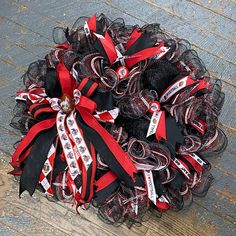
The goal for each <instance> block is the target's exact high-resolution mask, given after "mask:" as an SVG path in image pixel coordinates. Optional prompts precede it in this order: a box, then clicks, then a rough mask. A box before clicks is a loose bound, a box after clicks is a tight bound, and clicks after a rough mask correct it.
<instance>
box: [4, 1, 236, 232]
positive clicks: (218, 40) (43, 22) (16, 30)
mask: <svg viewBox="0 0 236 236" xmlns="http://www.w3.org/2000/svg"><path fill="white" fill-rule="evenodd" d="M101 12H104V13H105V14H106V15H107V16H108V17H110V18H112V19H115V18H117V17H123V18H124V19H125V20H126V22H127V23H130V24H135V23H137V24H140V25H142V24H144V23H146V22H159V23H160V24H161V25H162V27H163V28H164V29H166V31H167V32H168V33H170V34H172V35H176V36H178V37H182V38H186V39H188V40H189V41H190V42H191V43H192V44H193V47H194V48H195V49H196V50H197V51H198V53H199V55H200V57H201V58H202V59H203V60H204V62H205V63H206V65H207V68H208V69H209V71H210V72H211V74H212V75H216V76H218V77H219V78H220V79H222V81H223V82H224V83H223V84H224V92H225V93H226V101H225V106H224V111H223V113H222V115H221V117H220V126H221V127H222V128H223V129H224V130H225V132H226V133H227V135H228V138H229V145H228V147H227V150H226V151H225V153H224V154H223V155H222V156H221V157H212V158H211V160H210V161H211V162H212V163H213V165H212V168H213V169H212V173H213V174H214V177H215V182H214V184H213V186H212V188H211V189H210V191H209V193H208V195H207V196H206V197H205V198H202V199H201V198H195V199H194V203H193V205H192V207H191V208H190V209H189V210H187V211H184V212H178V213H176V212H171V211H169V212H168V213H165V214H164V215H163V217H162V218H161V219H159V218H155V217H154V216H152V217H151V218H150V220H149V221H147V222H144V223H143V225H142V226H140V227H133V228H132V229H131V230H129V229H128V228H127V227H126V226H121V227H119V228H116V227H113V226H110V225H106V224H104V223H102V222H101V221H100V220H99V219H98V218H97V216H96V214H95V210H94V209H90V210H88V211H83V210H81V214H80V215H78V214H76V213H75V210H74V209H73V208H72V207H70V206H69V205H63V204H61V203H53V202H49V201H47V199H46V198H45V197H44V196H43V195H42V194H41V193H39V192H37V193H36V194H35V195H34V197H33V198H31V197H29V196H27V195H26V194H24V196H23V197H22V198H21V199H19V198H18V184H17V182H16V181H15V180H14V179H13V177H12V176H9V175H7V172H8V171H9V169H10V167H9V165H7V163H8V161H9V156H10V154H11V153H12V151H13V149H12V144H13V143H14V142H15V141H16V140H18V139H19V135H18V134H17V133H16V132H15V131H14V130H12V129H11V128H10V127H9V125H8V124H9V119H10V118H11V110H12V108H13V106H14V93H15V90H16V89H17V88H18V87H19V86H20V85H21V82H20V75H21V74H22V73H23V72H24V71H25V69H26V68H27V66H28V64H29V63H30V62H32V61H34V60H37V59H39V58H42V57H44V55H45V54H46V53H47V52H48V51H49V49H50V47H52V46H53V42H52V38H51V32H52V28H53V27H54V26H56V25H64V26H67V25H68V26H71V24H72V23H73V22H74V21H75V20H76V18H77V17H78V16H82V15H86V16H91V15H93V14H94V13H101ZM235 22H236V2H235V0H156V1H154V0H153V1H152V0H130V1H122V0H114V1H113V0H107V1H105V0H103V1H98V0H90V1H89V0H87V1H86V0H77V1H76V0H71V1H66V0H50V1H49V0H0V95H1V99H0V121H1V122H0V235H1V236H3V235H4V236H6V235H8V236H10V235H122V236H125V235H129V236H130V235H148V236H151V235H224V236H231V235H232V236H234V235H236V172H235V166H236V161H235V160H236V115H235V114H236V92H235V87H236V23H235Z"/></svg>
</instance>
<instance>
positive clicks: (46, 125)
mask: <svg viewBox="0 0 236 236" xmlns="http://www.w3.org/2000/svg"><path fill="white" fill-rule="evenodd" d="M54 124H55V118H51V119H47V120H44V121H41V122H39V123H37V124H35V125H34V126H33V127H32V128H31V129H30V130H29V132H28V133H27V135H26V136H25V137H24V139H23V140H22V141H21V142H20V144H19V145H18V146H17V148H16V150H15V152H14V153H13V155H12V159H11V163H10V164H11V165H12V166H13V167H20V165H21V163H22V161H23V160H24V159H25V158H23V156H25V155H23V154H24V152H25V153H27V149H29V146H30V145H31V144H32V142H33V141H34V139H35V138H36V136H37V135H38V134H39V133H40V132H41V131H44V130H47V129H50V128H52V127H53V126H54ZM22 155H23V156H22Z"/></svg>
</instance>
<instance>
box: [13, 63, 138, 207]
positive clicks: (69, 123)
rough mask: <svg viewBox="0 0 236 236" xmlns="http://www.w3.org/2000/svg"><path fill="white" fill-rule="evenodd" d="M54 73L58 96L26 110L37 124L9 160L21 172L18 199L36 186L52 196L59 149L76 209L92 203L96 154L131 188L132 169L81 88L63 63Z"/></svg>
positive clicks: (133, 168)
mask: <svg viewBox="0 0 236 236" xmlns="http://www.w3.org/2000/svg"><path fill="white" fill-rule="evenodd" d="M56 69H57V74H58V79H59V81H60V85H61V88H62V93H63V96H62V97H61V99H58V98H52V99H48V98H45V99H44V100H43V101H41V102H40V103H34V104H32V105H31V106H30V109H29V110H30V111H31V113H32V115H33V117H34V118H35V119H38V120H40V121H39V122H38V123H36V124H35V125H34V126H33V127H32V128H31V129H30V130H29V132H28V133H27V135H26V136H25V137H24V139H23V140H22V141H21V142H20V144H19V145H18V147H17V149H16V150H15V152H14V154H13V156H12V162H11V164H12V166H13V167H15V168H18V169H19V168H20V169H21V170H22V174H21V180H20V194H21V193H22V192H23V191H25V190H27V191H28V192H29V193H30V194H31V195H32V194H33V192H34V190H35V187H36V185H37V183H38V182H40V183H41V184H42V186H43V187H44V189H45V192H46V193H48V194H51V195H52V190H51V185H50V181H47V177H48V175H49V174H51V175H52V169H53V165H54V159H55V158H56V156H57V155H58V152H57V149H58V148H57V146H58V145H60V146H61V147H62V150H63V152H62V154H61V157H64V159H65V161H66V163H67V166H68V171H67V178H68V185H69V186H68V187H69V188H70V190H71V194H73V195H74V198H75V200H76V202H77V204H83V203H85V202H89V201H90V200H91V199H92V197H93V194H94V185H93V184H94V178H95V172H96V155H95V150H96V151H97V152H98V153H99V155H100V156H102V158H103V160H104V162H105V163H106V164H107V165H108V166H109V168H110V169H111V171H112V172H113V173H114V174H115V175H116V176H117V178H118V179H120V180H121V181H124V182H125V183H126V184H127V185H128V186H130V187H132V186H133V185H134V173H136V172H137V169H136V167H135V166H134V164H133V163H132V161H131V160H130V159H129V156H128V154H127V153H125V152H124V151H123V150H122V148H121V147H120V146H119V144H118V143H117V142H116V140H115V139H114V138H113V137H112V135H111V134H109V133H108V132H107V131H106V130H105V129H104V128H103V127H102V126H101V125H100V124H99V122H98V120H97V119H96V117H95V116H94V115H93V113H94V112H95V110H96V107H97V106H96V103H95V102H94V101H92V100H91V99H90V98H88V97H86V96H84V95H82V93H81V91H82V92H83V89H82V90H78V89H77V88H80V86H78V87H77V88H76V84H75V80H74V78H73V77H72V76H71V75H70V72H69V71H68V70H67V68H66V67H65V65H64V64H63V63H62V62H59V64H58V65H57V68H56ZM81 83H82V82H81ZM90 94H91V93H90ZM59 155H60V154H59ZM23 163H24V164H23ZM45 166H47V167H48V168H44V167H45ZM81 178H82V181H80V179H81ZM81 182H82V184H81Z"/></svg>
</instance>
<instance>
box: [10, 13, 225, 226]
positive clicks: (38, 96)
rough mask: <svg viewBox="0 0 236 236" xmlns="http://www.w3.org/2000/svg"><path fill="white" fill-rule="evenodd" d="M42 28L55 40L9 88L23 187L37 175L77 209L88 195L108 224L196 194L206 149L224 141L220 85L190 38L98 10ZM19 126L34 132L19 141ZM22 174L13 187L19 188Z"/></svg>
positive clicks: (220, 147) (202, 181)
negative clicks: (129, 174) (16, 86)
mask: <svg viewBox="0 0 236 236" xmlns="http://www.w3.org/2000/svg"><path fill="white" fill-rule="evenodd" d="M52 35H53V40H54V42H55V43H56V44H57V45H56V46H55V48H54V49H52V50H51V51H50V52H49V53H48V54H47V55H46V56H45V58H44V59H43V60H38V61H35V62H33V63H31V64H30V65H29V67H28V70H27V71H26V73H25V74H24V75H23V76H22V80H23V83H24V85H25V89H24V90H23V91H19V92H18V93H17V97H16V101H17V104H16V106H15V108H14V110H13V113H14V116H13V118H12V120H11V123H10V125H11V126H12V127H13V128H15V129H18V130H20V131H21V133H22V134H23V135H26V136H25V139H23V141H22V142H20V143H19V145H18V147H19V148H18V149H17V153H20V154H19V155H18V156H16V155H14V156H13V160H12V165H13V167H14V168H15V169H14V171H13V172H12V173H13V174H22V176H23V177H24V178H25V175H26V169H27V168H31V173H32V172H34V171H35V173H34V174H35V175H34V176H38V178H39V181H36V182H35V178H32V180H31V179H27V184H28V185H30V186H31V188H30V189H32V188H35V186H36V185H37V184H38V182H39V183H40V185H41V187H42V189H43V190H44V191H45V194H46V195H47V196H49V195H50V196H53V197H54V199H56V200H59V201H62V202H66V203H72V204H75V205H76V208H77V210H78V209H79V207H80V206H82V207H83V208H84V209H86V208H87V207H88V206H89V204H90V203H92V204H93V206H95V207H97V210H98V216H99V218H100V219H101V220H103V221H104V222H106V223H108V224H114V225H117V226H118V225H120V224H122V223H124V222H125V223H126V224H127V226H128V227H131V226H132V225H134V224H137V225H140V224H141V222H142V221H144V220H148V219H149V216H150V214H153V215H157V216H158V217H159V216H161V214H162V212H164V211H166V210H168V209H172V210H175V211H179V210H181V209H186V208H188V207H189V206H190V205H191V203H192V201H193V198H194V197H203V196H205V195H206V194H207V191H208V189H209V188H210V186H211V183H212V181H213V176H212V175H211V173H210V167H211V166H210V163H209V162H208V161H207V157H208V156H214V155H218V154H220V153H222V152H223V151H224V149H225V148H226V146H227V138H226V136H225V134H224V132H223V131H222V130H221V129H220V128H218V127H217V125H218V117H219V115H220V113H221V111H222V107H223V104H224V93H223V92H222V83H221V81H220V80H219V79H217V78H212V77H211V76H210V75H209V73H208V71H207V69H206V67H205V65H204V63H203V61H202V60H201V59H200V58H199V56H198V54H197V52H196V51H195V50H193V49H191V44H190V42H188V41H187V40H185V39H181V38H176V37H171V36H169V35H167V34H166V33H165V31H164V30H162V29H161V28H160V25H159V24H157V23H154V24H146V25H144V26H139V25H126V24H125V21H124V19H122V18H118V19H115V20H110V19H108V18H107V17H106V16H105V15H104V14H101V15H99V16H92V17H90V18H88V17H80V18H78V20H77V21H76V22H75V23H74V25H73V26H72V27H71V28H63V27H55V28H54V30H53V34H52ZM59 68H60V69H59ZM65 78H66V79H67V80H68V82H67V83H65ZM76 89H79V90H80V91H78V90H76ZM68 91H69V92H68ZM70 92H71V93H70ZM85 97H87V98H85ZM86 99H87V100H86ZM81 103H83V107H82V108H81ZM84 104H86V105H84ZM91 104H92V105H91ZM65 106H67V107H69V108H70V109H68V111H69V112H71V111H72V113H73V114H74V116H73V117H74V121H71V120H69V118H68V117H70V113H69V112H68V111H65V110H63V109H64V108H63V107H65ZM86 106H87V108H86ZM91 106H92V107H93V108H94V110H93V113H92V115H93V116H94V117H95V118H96V119H97V120H98V121H99V124H100V126H99V128H97V127H98V125H97V123H96V122H95V121H94V122H91V124H89V122H88V121H87V120H86V119H85V118H84V117H85V115H84V114H87V115H86V116H87V117H90V119H91V114H90V116H89V115H88V113H89V112H91ZM115 108H118V109H115ZM83 109H85V110H83ZM60 114H61V117H60ZM57 116H58V117H59V118H56V117H57ZM63 117H65V120H64V121H63V122H64V123H63V122H62V120H63V119H64V118H63ZM71 119H72V118H71ZM53 122H54V123H53ZM59 122H62V124H61V123H60V124H59ZM73 122H76V124H77V125H78V127H79V128H78V129H79V130H80V132H81V133H82V136H83V138H84V140H83V138H81V137H80V138H79V137H78V136H77V134H78V132H79V131H78V130H77V129H76V126H75V127H74V126H73ZM88 124H89V125H88ZM95 124H96V125H95ZM63 125H64V126H65V128H63ZM70 126H73V129H70ZM95 126H96V127H95ZM35 127H37V129H36V128H35ZM96 128H97V130H93V129H96ZM104 129H106V132H109V133H110V134H111V135H110V136H109V139H112V140H113V139H114V140H115V141H116V142H117V143H118V144H119V145H120V147H121V151H122V152H123V155H122V156H120V158H121V159H122V158H123V159H124V160H123V164H122V161H121V160H119V158H118V159H117V160H115V161H114V160H113V161H111V160H110V159H109V160H108V158H112V157H113V156H115V151H113V152H112V151H109V149H111V150H112V147H111V146H109V145H108V144H107V143H108V142H107V140H105V139H104V137H102V136H103V135H106V132H103V135H100V136H99V135H98V133H99V132H100V130H104ZM32 130H33V131H32ZM62 131H63V132H64V133H63V132H62ZM37 132H38V133H37ZM29 133H30V137H32V136H33V137H34V138H33V140H30V142H27V139H29V137H28V136H27V134H29ZM66 134H67V135H66ZM43 135H45V136H43ZM42 137H44V138H42ZM25 140H26V141H25ZM40 140H41V141H40ZM83 142H84V143H85V144H86V145H85V147H82V146H80V144H81V143H83ZM97 143H98V144H99V145H97ZM26 144H27V146H24V145H26ZM37 145H38V146H37ZM86 148H87V149H86ZM19 149H20V150H21V151H19ZM49 149H50V150H49ZM68 150H69V151H68ZM38 151H40V153H41V154H40V157H37V158H38V159H36V160H34V159H33V158H34V156H37V152H38ZM121 151H119V152H121ZM84 153H86V155H84ZM54 154H55V155H54ZM90 155H91V158H92V161H91V162H90V159H89V158H90ZM73 158H75V160H74V159H73ZM125 158H129V159H128V161H130V163H132V165H133V166H134V168H136V170H137V171H136V173H135V174H134V178H133V180H132V181H133V184H130V183H128V181H127V182H126V180H127V179H125V177H124V176H125V174H124V172H122V171H123V170H122V168H121V167H122V165H123V168H124V165H125V163H126V162H127V159H126V161H125ZM72 159H73V161H71V160H72ZM32 160H34V162H33V161H32ZM32 163H34V164H32ZM38 163H39V164H38ZM86 163H87V164H86ZM120 165H121V167H120ZM40 166H41V167H40ZM39 167H40V168H39ZM76 168H77V169H76ZM72 169H73V170H74V172H73V173H72V171H71V170H72ZM126 171H127V170H126ZM119 172H122V173H119ZM27 173H29V172H27ZM29 176H31V177H32V175H29ZM23 177H22V178H21V182H20V184H21V189H23V187H22V186H24V188H25V189H23V190H28V191H29V189H28V188H27V186H26V185H27V184H25V183H24V182H22V181H23V179H24V178H23ZM28 178H30V177H28ZM33 179H34V180H33ZM25 186H26V187H25ZM32 186H33V187H32ZM23 190H22V191H23Z"/></svg>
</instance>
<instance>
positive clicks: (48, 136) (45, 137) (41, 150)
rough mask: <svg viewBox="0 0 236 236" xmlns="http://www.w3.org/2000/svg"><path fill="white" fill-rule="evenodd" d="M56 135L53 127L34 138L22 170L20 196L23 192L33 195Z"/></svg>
mask: <svg viewBox="0 0 236 236" xmlns="http://www.w3.org/2000/svg"><path fill="white" fill-rule="evenodd" d="M56 135H57V130H56V127H53V128H52V129H50V130H48V131H47V132H42V133H40V134H39V135H38V137H37V138H35V142H34V145H33V147H32V150H31V152H30V154H29V156H28V158H27V159H26V160H25V162H24V166H23V168H22V175H21V178H20V191H19V194H20V195H21V194H22V193H23V192H24V191H28V192H29V194H30V195H31V196H32V195H33V193H34V191H35V188H36V186H37V184H38V181H39V177H40V173H41V171H42V168H43V165H44V163H45V161H46V160H47V154H48V152H49V150H50V147H51V145H52V143H53V141H54V139H55V137H56Z"/></svg>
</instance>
